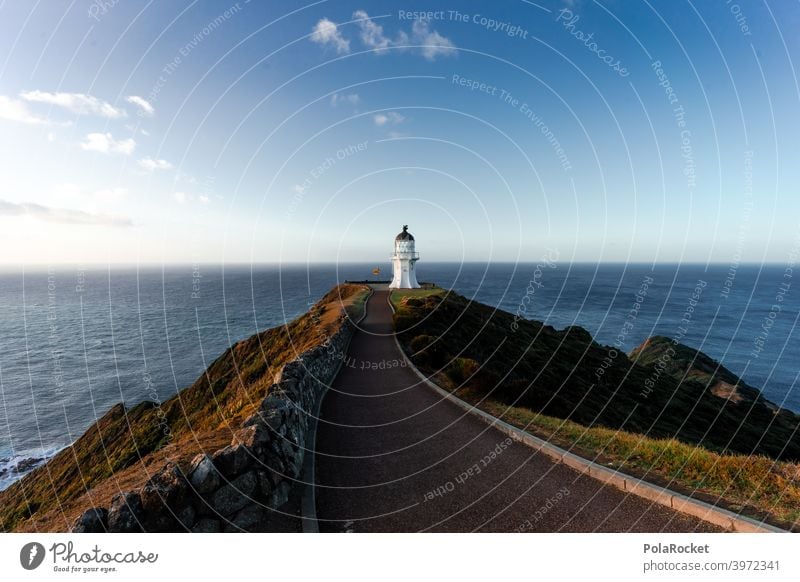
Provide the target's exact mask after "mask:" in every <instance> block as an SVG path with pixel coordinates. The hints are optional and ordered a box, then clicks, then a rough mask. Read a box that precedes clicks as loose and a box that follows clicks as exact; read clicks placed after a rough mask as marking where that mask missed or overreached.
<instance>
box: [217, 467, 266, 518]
mask: <svg viewBox="0 0 800 582" xmlns="http://www.w3.org/2000/svg"><path fill="white" fill-rule="evenodd" d="M257 486H258V478H257V477H256V474H255V473H253V472H252V471H251V472H248V473H245V474H244V475H240V476H239V477H237V478H236V479H234V480H233V481H232V482H230V483H228V484H227V485H223V486H222V487H220V488H219V490H217V492H216V493H214V498H213V504H214V509H216V510H217V511H218V512H219V513H220V514H222V515H224V516H226V517H227V516H231V515H233V514H235V513H236V512H237V511H239V510H240V509H242V508H243V507H244V506H246V505H247V504H249V503H252V502H253V499H252V498H253V494H254V493H255V492H256V488H257Z"/></svg>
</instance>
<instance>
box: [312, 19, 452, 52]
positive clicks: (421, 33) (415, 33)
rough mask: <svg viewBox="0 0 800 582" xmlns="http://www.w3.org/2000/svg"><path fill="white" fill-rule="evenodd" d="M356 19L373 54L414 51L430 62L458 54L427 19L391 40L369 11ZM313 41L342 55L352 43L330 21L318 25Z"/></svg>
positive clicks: (315, 28)
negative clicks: (432, 27) (394, 49)
mask: <svg viewBox="0 0 800 582" xmlns="http://www.w3.org/2000/svg"><path fill="white" fill-rule="evenodd" d="M353 19H354V20H356V23H355V24H356V26H357V27H358V31H359V34H358V38H359V40H360V41H361V43H362V44H363V45H364V46H365V47H367V48H368V49H371V50H372V51H373V53H374V54H377V55H380V54H384V53H386V52H387V50H388V49H389V48H390V47H394V48H396V49H400V50H406V49H407V50H408V51H413V52H414V53H416V54H420V55H422V56H423V57H424V58H426V59H427V60H429V61H435V60H436V59H437V58H439V57H448V56H454V55H456V54H457V52H456V45H455V44H454V43H453V41H452V40H450V39H449V38H447V37H445V36H442V35H441V34H439V32H437V31H436V30H433V29H431V24H430V21H428V20H415V21H414V23H413V24H412V25H411V30H410V31H409V32H406V31H404V30H400V31H398V32H397V34H396V35H395V37H394V38H391V37H390V36H388V35H387V34H386V33H385V32H384V30H383V26H381V25H380V24H378V23H377V22H376V21H375V19H374V18H372V17H371V16H370V15H369V14H368V13H367V11H366V10H356V11H355V12H353ZM311 40H312V41H314V42H316V43H318V44H321V45H324V46H332V47H334V48H335V49H336V52H337V53H339V54H344V53H349V52H350V40H349V39H348V38H346V37H345V36H344V35H343V34H342V31H341V29H340V27H339V25H337V24H336V23H335V22H333V21H331V20H329V19H327V18H323V19H322V20H320V21H319V22H317V24H316V26H315V27H314V30H313V33H312V35H311Z"/></svg>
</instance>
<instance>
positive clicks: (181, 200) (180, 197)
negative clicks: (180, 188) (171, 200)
mask: <svg viewBox="0 0 800 582" xmlns="http://www.w3.org/2000/svg"><path fill="white" fill-rule="evenodd" d="M174 196H175V200H176V201H177V202H178V204H185V203H186V192H175V194H174Z"/></svg>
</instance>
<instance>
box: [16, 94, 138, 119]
mask: <svg viewBox="0 0 800 582" xmlns="http://www.w3.org/2000/svg"><path fill="white" fill-rule="evenodd" d="M19 96H20V97H21V98H22V99H24V100H25V101H29V102H31V103H46V104H48V105H54V106H56V107H61V108H63V109H66V110H67V111H70V112H72V113H76V114H78V115H97V116H99V117H105V118H108V119H119V118H122V117H126V116H127V114H126V113H125V110H124V109H118V108H117V107H114V106H113V105H111V104H110V103H108V102H107V101H103V100H102V99H98V98H97V97H94V96H92V95H86V94H85V93H48V92H47V91H38V90H37V91H24V92H22V93H20V95H19Z"/></svg>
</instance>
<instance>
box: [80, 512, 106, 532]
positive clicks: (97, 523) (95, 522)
mask: <svg viewBox="0 0 800 582" xmlns="http://www.w3.org/2000/svg"><path fill="white" fill-rule="evenodd" d="M106 531H108V511H107V510H106V509H105V508H104V507H92V508H90V509H87V510H86V511H84V512H83V513H82V514H81V515H80V517H79V518H78V519H76V520H75V524H74V525H73V526H72V532H73V533H105V532H106Z"/></svg>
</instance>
